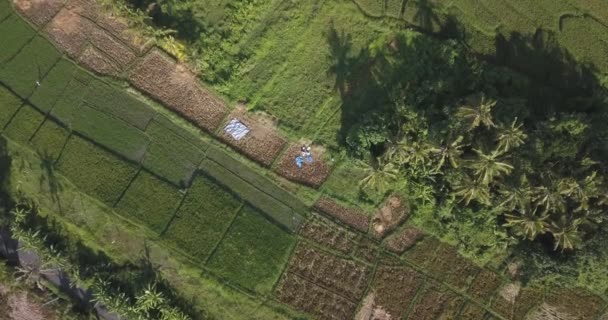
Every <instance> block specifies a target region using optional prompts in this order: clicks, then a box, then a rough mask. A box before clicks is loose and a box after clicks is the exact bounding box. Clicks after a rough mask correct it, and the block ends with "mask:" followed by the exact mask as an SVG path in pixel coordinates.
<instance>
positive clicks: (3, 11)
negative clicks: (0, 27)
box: [0, 0, 13, 21]
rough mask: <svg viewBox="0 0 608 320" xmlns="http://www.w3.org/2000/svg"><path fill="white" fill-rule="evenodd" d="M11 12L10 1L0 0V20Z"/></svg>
mask: <svg viewBox="0 0 608 320" xmlns="http://www.w3.org/2000/svg"><path fill="white" fill-rule="evenodd" d="M12 12H13V11H12V10H11V4H10V2H8V0H0V21H2V20H4V19H6V17H8V16H9V15H11V13H12Z"/></svg>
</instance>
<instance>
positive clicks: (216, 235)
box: [163, 175, 241, 262]
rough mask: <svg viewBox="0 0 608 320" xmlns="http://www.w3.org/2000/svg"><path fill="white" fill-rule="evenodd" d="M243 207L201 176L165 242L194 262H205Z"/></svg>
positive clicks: (178, 212)
mask: <svg viewBox="0 0 608 320" xmlns="http://www.w3.org/2000/svg"><path fill="white" fill-rule="evenodd" d="M240 204H241V202H240V200H239V199H237V198H236V197H234V196H233V195H232V194H231V193H230V192H228V191H227V190H225V189H224V188H223V187H220V186H219V185H217V184H216V183H214V182H213V181H211V180H209V179H208V178H206V177H204V176H201V175H199V176H197V177H196V178H195V179H194V181H193V183H192V186H191V187H190V189H189V190H188V194H187V195H186V197H185V198H184V201H183V203H182V205H181V207H180V208H179V210H178V211H177V216H176V218H175V219H174V220H173V221H172V222H171V225H170V226H169V228H168V229H167V231H166V232H165V233H164V234H163V238H164V239H166V241H167V242H169V243H170V244H171V245H173V246H175V247H177V248H179V249H180V250H181V251H183V252H185V253H187V254H188V255H190V256H191V257H192V258H193V259H195V260H198V261H201V262H204V261H206V259H207V258H208V257H209V255H210V254H211V252H212V250H213V249H214V248H215V247H216V246H217V243H218V242H219V241H220V240H221V238H222V236H223V235H224V233H225V232H226V229H227V228H228V227H229V226H230V223H231V222H232V220H233V219H234V216H235V215H236V211H237V209H238V208H239V206H240Z"/></svg>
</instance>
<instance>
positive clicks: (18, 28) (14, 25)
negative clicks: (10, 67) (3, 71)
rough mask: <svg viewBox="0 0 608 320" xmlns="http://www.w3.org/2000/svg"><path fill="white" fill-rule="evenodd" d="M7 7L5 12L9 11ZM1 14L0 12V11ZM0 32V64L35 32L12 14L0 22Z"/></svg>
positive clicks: (12, 54)
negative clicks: (0, 36) (0, 44)
mask: <svg viewBox="0 0 608 320" xmlns="http://www.w3.org/2000/svg"><path fill="white" fill-rule="evenodd" d="M11 11H12V10H11V9H10V5H9V8H8V9H7V12H11ZM0 14H1V13H0ZM0 34H1V35H2V46H0V66H1V65H2V64H3V63H5V62H6V61H7V60H8V59H10V58H11V57H12V56H14V55H15V54H16V53H17V52H19V49H21V48H22V47H23V46H24V45H25V44H26V43H27V42H28V41H29V40H30V39H31V38H33V37H34V35H36V32H35V31H34V29H32V27H30V25H28V24H27V23H26V22H25V21H23V20H22V19H21V18H20V17H19V16H18V15H16V14H12V15H10V16H9V17H8V18H6V19H5V20H4V21H2V22H0Z"/></svg>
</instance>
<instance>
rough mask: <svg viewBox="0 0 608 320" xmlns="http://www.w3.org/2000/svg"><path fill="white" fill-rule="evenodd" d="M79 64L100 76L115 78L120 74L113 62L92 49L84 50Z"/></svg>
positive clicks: (118, 68)
mask: <svg viewBox="0 0 608 320" xmlns="http://www.w3.org/2000/svg"><path fill="white" fill-rule="evenodd" d="M79 62H80V64H81V65H83V66H85V67H87V68H88V69H91V70H93V71H95V72H97V73H99V74H102V75H109V76H116V75H118V74H119V73H120V67H119V66H118V65H117V64H116V63H115V62H114V61H112V60H111V59H110V58H109V57H107V56H106V55H104V54H103V53H101V52H99V51H98V50H97V49H95V48H93V47H88V48H87V49H85V51H84V52H83V53H82V55H81V56H80V58H79Z"/></svg>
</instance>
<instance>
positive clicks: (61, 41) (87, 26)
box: [45, 9, 95, 59]
mask: <svg viewBox="0 0 608 320" xmlns="http://www.w3.org/2000/svg"><path fill="white" fill-rule="evenodd" d="M93 28H95V25H94V24H93V22H91V21H89V20H88V19H86V18H83V17H81V16H80V15H78V14H77V13H75V12H74V11H72V10H68V9H62V10H61V11H60V12H59V14H57V15H56V16H55V18H53V20H52V21H51V22H50V23H49V24H48V25H47V26H46V28H45V31H46V33H47V34H48V36H49V38H50V39H51V40H53V42H54V43H55V44H56V45H57V47H59V48H60V49H61V50H62V51H64V52H65V53H67V54H68V56H70V57H71V58H73V59H76V58H78V57H79V56H80V54H81V53H82V52H83V51H84V49H85V47H86V45H87V43H88V35H89V34H90V33H91V30H93Z"/></svg>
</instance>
